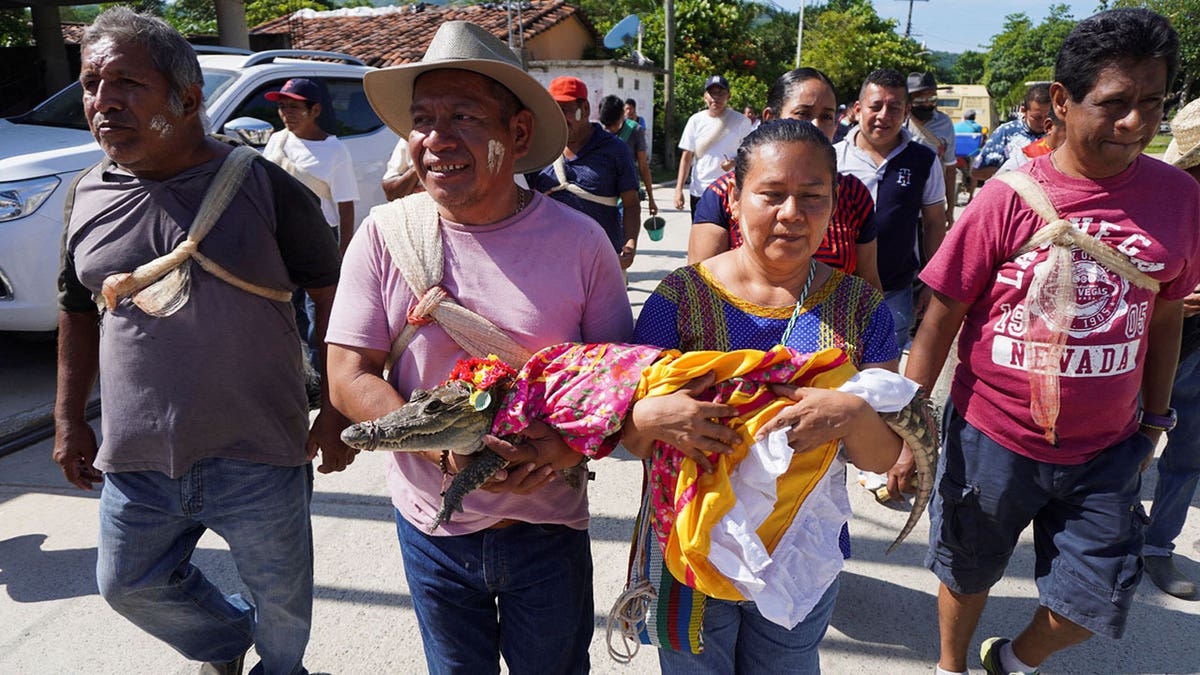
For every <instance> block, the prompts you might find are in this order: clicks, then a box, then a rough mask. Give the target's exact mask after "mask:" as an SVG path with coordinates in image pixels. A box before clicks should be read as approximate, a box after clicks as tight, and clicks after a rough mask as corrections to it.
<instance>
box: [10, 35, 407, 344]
mask: <svg viewBox="0 0 1200 675" xmlns="http://www.w3.org/2000/svg"><path fill="white" fill-rule="evenodd" d="M196 50H197V52H198V56H199V59H200V67H201V69H203V71H204V100H205V108H206V110H207V111H208V116H209V118H210V119H211V120H212V125H213V130H214V131H222V132H226V131H227V132H228V133H229V135H231V136H236V135H237V134H236V133H234V132H233V126H234V125H231V127H230V129H228V130H226V127H225V125H226V124H227V123H228V122H230V121H231V120H238V125H236V126H239V127H245V126H250V127H252V126H253V124H252V122H253V121H254V120H255V119H257V120H261V121H263V122H267V123H269V124H271V125H272V126H273V127H274V128H275V129H282V128H283V123H282V122H281V121H280V120H279V115H278V114H277V113H276V110H275V104H274V103H271V102H269V101H267V100H266V98H264V94H266V93H267V92H269V91H277V90H278V89H279V88H280V87H282V86H283V83H284V82H286V81H287V80H288V79H289V78H292V77H311V78H320V79H321V81H322V82H324V84H325V85H326V87H327V88H328V89H329V94H330V98H331V99H332V102H333V111H334V115H335V116H336V118H337V126H338V128H337V131H336V134H337V136H338V138H340V139H341V140H342V142H343V143H345V144H346V147H347V148H348V149H349V150H350V156H351V157H353V158H354V171H355V174H356V175H357V177H358V192H359V195H360V197H359V200H358V202H357V203H356V205H355V217H356V218H357V219H359V220H361V219H362V217H363V216H365V215H366V213H367V211H368V210H369V209H370V208H371V207H372V206H375V205H377V204H382V203H383V202H384V196H383V190H382V188H381V187H380V179H381V178H382V177H383V172H384V169H385V167H386V165H387V160H388V158H389V157H390V156H391V152H392V148H393V147H395V145H396V141H397V140H398V139H397V136H396V134H395V133H393V132H392V131H391V130H390V129H388V128H387V127H386V126H384V125H383V123H382V122H381V121H380V120H379V118H378V117H376V115H375V112H374V111H373V110H372V109H371V106H370V104H369V103H368V102H367V97H366V94H364V93H363V87H362V78H363V75H364V74H365V73H367V72H368V71H370V70H373V69H372V68H370V67H369V66H367V65H365V64H363V63H362V62H361V61H359V60H357V59H355V58H354V57H351V56H346V55H344V54H332V53H328V52H313V51H301V50H274V51H265V52H258V53H250V52H246V51H240V50H233V49H223V48H214V47H197V48H196ZM308 57H316V58H323V59H339V60H341V61H342V62H341V63H335V62H331V61H312V60H308ZM241 118H253V119H250V120H246V119H241ZM247 123H251V124H247ZM102 157H103V154H102V153H101V151H100V146H98V145H97V144H96V141H95V139H93V138H92V134H91V132H90V131H89V130H88V126H87V121H86V119H85V118H84V114H83V101H82V96H81V90H80V86H79V83H78V82H76V83H74V84H72V85H70V86H68V87H67V88H66V89H63V90H62V91H60V92H58V93H57V94H55V95H54V96H51V97H50V98H48V99H46V101H44V102H43V103H42V104H41V105H39V106H38V107H36V108H34V109H33V110H31V111H29V112H28V113H25V114H24V115H20V116H18V117H12V118H9V119H7V120H0V331H37V332H40V331H52V330H54V329H55V328H56V327H57V322H58V302H57V280H58V264H59V245H60V241H61V237H62V231H63V199H64V196H65V193H66V191H67V188H68V187H69V186H70V185H71V182H72V180H73V179H74V178H75V176H76V175H77V174H78V173H79V172H80V171H82V170H83V169H86V168H87V167H89V166H91V165H93V164H95V163H96V162H98V161H100V159H101V158H102Z"/></svg>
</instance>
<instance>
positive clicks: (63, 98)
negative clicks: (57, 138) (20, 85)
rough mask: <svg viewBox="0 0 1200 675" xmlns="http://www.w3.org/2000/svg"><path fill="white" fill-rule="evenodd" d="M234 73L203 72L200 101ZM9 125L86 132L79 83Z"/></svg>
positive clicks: (12, 119) (221, 87)
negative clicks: (202, 92) (30, 125)
mask: <svg viewBox="0 0 1200 675" xmlns="http://www.w3.org/2000/svg"><path fill="white" fill-rule="evenodd" d="M233 76H234V73H231V72H228V71H224V70H205V71H204V100H205V101H208V102H211V101H214V100H216V98H217V96H218V95H220V93H221V92H222V91H223V90H224V89H225V87H227V86H228V85H229V83H230V82H231V81H232V80H233ZM8 121H9V122H12V123H13V124H37V125H41V126H47V127H66V128H68V129H80V130H83V131H87V128H88V125H87V118H85V117H84V115H83V91H82V85H80V84H79V82H73V83H71V84H70V85H68V86H67V88H65V89H63V90H62V91H60V92H58V93H57V94H55V95H53V96H51V97H50V98H48V99H46V100H45V101H43V102H42V104H41V105H39V106H38V107H36V108H34V109H33V110H30V111H29V112H27V113H25V114H24V115H18V116H16V117H10V118H9V119H8Z"/></svg>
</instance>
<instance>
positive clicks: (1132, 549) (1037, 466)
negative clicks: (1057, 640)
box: [925, 406, 1154, 638]
mask: <svg viewBox="0 0 1200 675" xmlns="http://www.w3.org/2000/svg"><path fill="white" fill-rule="evenodd" d="M943 438H944V439H945V442H944V444H943V448H942V456H941V458H940V459H939V460H938V482H937V487H936V489H935V491H934V496H933V500H932V501H931V503H930V505H929V516H930V534H929V554H928V556H927V557H926V559H925V564H926V565H927V566H928V567H929V569H931V570H932V571H933V573H934V574H936V575H937V577H938V579H940V580H941V581H942V583H944V584H945V585H946V586H947V587H948V588H949V589H950V590H952V591H955V592H956V593H963V594H974V593H980V592H983V591H986V590H988V589H989V588H991V587H992V585H994V584H995V583H996V582H997V581H999V580H1000V578H1001V577H1002V576H1004V569H1005V567H1006V566H1007V565H1008V561H1009V558H1010V557H1011V556H1012V553H1013V549H1014V548H1015V547H1016V545H1017V538H1018V537H1019V536H1020V534H1021V532H1022V531H1023V530H1024V529H1025V528H1026V527H1027V526H1028V525H1029V524H1030V523H1033V540H1034V552H1035V554H1036V563H1035V566H1034V578H1035V579H1036V580H1037V586H1038V595H1039V598H1040V601H1041V604H1042V605H1043V606H1045V607H1046V608H1047V609H1049V610H1051V611H1053V612H1055V613H1057V614H1059V615H1061V616H1064V617H1066V618H1067V619H1070V620H1071V621H1073V622H1075V623H1077V624H1079V625H1080V626H1083V627H1084V628H1086V629H1088V630H1089V631H1092V632H1093V633H1099V634H1101V635H1106V636H1108V637H1112V638H1119V637H1121V634H1122V633H1123V632H1124V630H1125V619H1126V617H1127V616H1128V614H1129V608H1130V605H1131V604H1132V603H1133V596H1134V592H1135V590H1136V589H1137V585H1138V582H1139V581H1140V580H1141V576H1142V561H1141V556H1140V554H1141V550H1142V541H1143V530H1144V528H1145V526H1146V523H1147V521H1148V519H1147V518H1146V513H1145V511H1144V510H1143V509H1142V504H1141V501H1140V498H1139V496H1140V493H1141V486H1142V476H1141V472H1140V468H1141V464H1142V461H1143V460H1145V459H1146V457H1148V456H1149V455H1150V454H1151V453H1152V452H1153V451H1154V444H1153V442H1152V441H1151V440H1150V439H1149V438H1148V437H1147V436H1145V435H1143V434H1141V433H1134V434H1133V435H1132V436H1130V437H1129V438H1126V439H1124V440H1122V441H1121V442H1119V443H1116V444H1114V445H1112V446H1110V447H1108V448H1105V449H1104V450H1103V451H1101V452H1100V454H1098V455H1096V457H1095V458H1093V459H1092V460H1090V461H1088V462H1085V463H1083V464H1076V465H1065V464H1050V463H1047V462H1039V461H1037V460H1033V459H1030V458H1028V457H1025V456H1023V455H1018V454H1017V453H1015V452H1012V451H1010V450H1008V449H1007V448H1005V447H1003V446H1001V445H1000V444H998V443H996V442H995V441H993V440H992V439H990V438H988V437H987V436H986V435H984V434H983V432H981V431H979V430H978V429H976V428H975V427H973V426H971V425H970V424H968V423H967V422H966V420H964V419H963V418H962V416H961V415H959V414H958V413H957V411H955V410H954V409H953V406H947V409H946V420H945V428H944V430H943Z"/></svg>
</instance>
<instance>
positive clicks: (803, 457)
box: [636, 346, 858, 600]
mask: <svg viewBox="0 0 1200 675" xmlns="http://www.w3.org/2000/svg"><path fill="white" fill-rule="evenodd" d="M709 372H714V373H715V374H716V376H717V382H718V385H717V387H716V394H717V395H716V396H715V398H714V399H712V400H717V401H718V402H722V403H727V404H729V405H732V406H735V407H738V408H739V410H740V411H742V413H741V414H740V416H739V417H738V418H735V419H734V420H732V421H731V423H730V426H731V427H732V428H733V429H734V430H735V431H737V432H738V434H739V435H740V436H741V442H740V443H738V445H737V447H736V448H735V449H734V452H733V453H732V454H729V455H720V456H718V457H716V458H715V461H713V465H714V470H713V473H711V474H705V473H702V472H700V471H699V469H698V468H697V465H696V463H695V462H694V461H692V460H690V459H687V458H683V460H682V461H679V462H677V466H678V479H677V481H676V482H675V488H674V492H673V502H672V503H673V505H674V507H675V509H674V522H673V524H672V525H671V528H670V535H669V537H668V539H667V542H666V544H665V546H664V551H663V558H664V561H665V562H666V565H667V568H668V569H669V570H670V571H671V574H672V575H673V576H674V577H675V578H676V579H679V580H680V581H682V582H683V583H685V584H687V585H688V586H691V587H693V588H695V589H696V590H698V591H700V592H701V593H704V594H705V595H708V596H711V597H715V598H721V599H724V600H743V599H745V598H743V597H742V595H741V594H740V593H739V592H738V591H737V590H736V589H735V588H734V587H733V584H732V583H730V581H729V580H728V579H727V578H726V577H725V576H724V575H722V574H721V573H720V572H718V571H717V570H716V569H715V568H714V567H713V566H712V564H711V563H709V561H708V552H709V548H710V545H711V534H710V532H711V530H712V528H713V526H714V525H716V524H717V523H718V522H719V521H720V520H721V518H722V517H724V516H725V515H726V514H727V513H728V512H729V510H730V508H732V506H733V504H734V501H735V497H734V493H733V490H732V488H731V486H730V474H731V472H733V471H734V470H735V469H736V468H737V465H738V464H739V463H741V461H742V460H743V459H745V458H746V455H747V453H748V452H749V450H750V446H751V445H752V444H753V443H754V434H755V433H756V432H757V431H758V430H759V429H761V428H762V427H763V426H764V425H765V424H766V423H767V422H768V421H770V420H771V419H772V418H774V417H775V415H777V414H778V413H779V412H780V411H781V410H783V409H784V408H785V407H787V406H789V405H791V404H792V403H793V401H791V400H790V399H787V398H778V397H775V396H774V395H773V394H771V392H770V391H769V390H768V389H767V383H768V382H789V383H791V384H796V385H801V386H807V387H819V388H827V389H836V388H837V387H839V386H841V385H842V384H844V383H845V382H846V381H847V380H849V379H850V378H851V377H853V376H854V374H855V373H856V372H858V371H857V369H855V367H854V365H853V364H852V363H851V362H850V359H849V358H847V356H846V354H845V353H844V352H843V351H842V350H840V349H827V350H824V351H821V352H817V353H816V354H807V355H805V354H797V353H795V352H793V351H791V350H789V349H787V348H785V347H782V346H777V347H775V348H773V349H771V350H770V351H767V352H763V351H760V350H750V349H744V350H738V351H733V352H716V351H697V352H688V353H685V354H680V353H679V352H678V351H676V350H670V351H666V352H663V355H662V356H661V357H660V358H659V360H658V361H656V362H655V363H654V364H653V365H652V366H650V367H649V368H647V369H646V370H645V371H643V373H642V378H641V381H640V382H639V384H638V391H637V396H636V398H638V399H640V398H642V397H643V396H660V395H664V394H669V393H671V392H674V391H676V390H678V389H680V388H681V387H683V386H684V385H686V384H687V383H688V382H690V381H691V380H693V379H695V378H697V377H700V376H702V375H704V374H706V373H709ZM704 398H706V399H707V398H709V397H708V396H707V395H706V396H704ZM837 451H838V443H837V442H836V441H833V442H830V443H826V444H825V445H823V446H821V447H819V448H816V449H814V450H812V451H810V452H803V453H797V454H796V455H795V456H794V457H793V458H792V461H791V464H790V465H789V467H788V470H787V472H786V473H785V474H784V475H783V476H781V477H780V478H779V480H778V481H777V483H776V494H777V495H778V499H777V501H776V503H775V506H774V508H773V509H772V512H771V514H770V516H768V517H767V519H766V521H765V522H764V523H763V524H762V526H761V527H759V529H758V530H757V533H758V536H759V537H760V538H761V539H762V541H763V543H764V544H765V545H766V547H767V550H768V552H771V551H774V549H775V546H776V544H778V542H779V539H780V537H781V536H782V535H783V533H784V532H785V531H786V530H787V528H788V526H789V525H790V524H791V522H792V519H793V518H794V517H795V515H796V512H797V511H798V510H799V508H800V505H801V504H802V503H803V502H804V499H805V498H806V497H807V496H808V494H809V493H810V492H811V491H812V489H813V488H814V487H815V486H816V484H817V482H818V481H819V480H820V479H821V477H822V476H824V475H825V472H826V471H827V470H828V469H829V466H830V464H831V463H832V462H833V459H834V457H835V456H836V455H837ZM666 453H678V450H675V449H674V448H666V449H665V452H664V454H666ZM652 471H654V472H655V473H657V476H656V477H657V479H659V480H663V481H669V478H668V476H666V475H664V474H665V473H666V470H665V469H664V467H663V463H661V462H656V466H655V467H654V468H653V469H652Z"/></svg>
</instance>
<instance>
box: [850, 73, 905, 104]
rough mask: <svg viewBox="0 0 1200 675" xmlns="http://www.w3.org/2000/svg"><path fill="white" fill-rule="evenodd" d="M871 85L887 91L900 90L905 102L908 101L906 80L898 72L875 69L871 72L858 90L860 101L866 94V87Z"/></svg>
mask: <svg viewBox="0 0 1200 675" xmlns="http://www.w3.org/2000/svg"><path fill="white" fill-rule="evenodd" d="M871 84H873V85H875V86H877V87H885V88H887V89H902V90H904V97H905V100H908V79H907V78H905V77H904V76H903V75H901V74H900V71H898V70H895V69H893V68H877V69H875V70H872V71H871V72H870V74H868V75H867V79H865V80H863V83H862V86H861V87H859V89H858V97H859V98H860V99H861V98H862V97H863V96H864V95H865V94H866V93H867V85H871Z"/></svg>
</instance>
